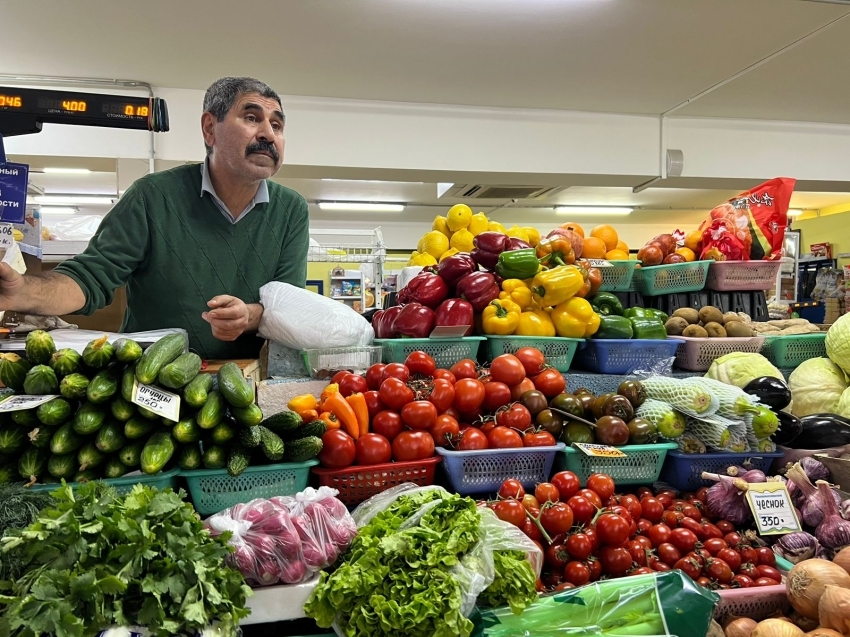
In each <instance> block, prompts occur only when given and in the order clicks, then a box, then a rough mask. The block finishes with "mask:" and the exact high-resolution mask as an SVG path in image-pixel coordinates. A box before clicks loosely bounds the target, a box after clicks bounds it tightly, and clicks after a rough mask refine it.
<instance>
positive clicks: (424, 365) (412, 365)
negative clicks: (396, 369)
mask: <svg viewBox="0 0 850 637" xmlns="http://www.w3.org/2000/svg"><path fill="white" fill-rule="evenodd" d="M404 364H405V366H406V367H407V369H409V370H410V373H411V374H421V375H422V376H432V375H433V374H434V372H435V371H437V363H436V362H434V359H433V357H432V356H431V355H430V354H426V353H425V352H419V351H416V352H410V354H408V355H407V360H405V361H404Z"/></svg>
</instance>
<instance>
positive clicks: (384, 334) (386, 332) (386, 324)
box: [372, 305, 402, 338]
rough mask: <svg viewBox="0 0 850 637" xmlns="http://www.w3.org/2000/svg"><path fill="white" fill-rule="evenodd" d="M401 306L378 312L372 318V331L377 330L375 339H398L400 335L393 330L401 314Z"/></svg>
mask: <svg viewBox="0 0 850 637" xmlns="http://www.w3.org/2000/svg"><path fill="white" fill-rule="evenodd" d="M401 307H402V306H400V305H395V306H393V307H390V308H387V309H386V310H378V311H377V312H375V314H374V315H373V316H372V329H374V330H375V338H397V337H398V334H397V333H396V332H395V331H394V330H393V322H394V321H395V319H396V317H397V316H398V315H399V313H400V312H401Z"/></svg>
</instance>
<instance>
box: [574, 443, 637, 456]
mask: <svg viewBox="0 0 850 637" xmlns="http://www.w3.org/2000/svg"><path fill="white" fill-rule="evenodd" d="M573 446H574V447H575V448H576V449H578V450H579V451H581V452H582V453H584V454H585V455H588V456H596V457H597V458H625V457H626V454H624V453H623V452H622V451H620V450H619V449H617V448H616V447H609V446H607V445H589V444H586V443H584V442H574V443H573Z"/></svg>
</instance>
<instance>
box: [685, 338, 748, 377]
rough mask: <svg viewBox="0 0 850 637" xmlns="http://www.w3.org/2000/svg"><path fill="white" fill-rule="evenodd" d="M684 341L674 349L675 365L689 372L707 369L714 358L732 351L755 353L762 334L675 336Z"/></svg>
mask: <svg viewBox="0 0 850 637" xmlns="http://www.w3.org/2000/svg"><path fill="white" fill-rule="evenodd" d="M676 338H681V339H682V340H683V341H685V342H684V343H682V344H681V345H679V348H678V349H677V350H676V362H675V366H676V367H678V368H679V369H686V370H688V371H691V372H704V371H707V370H708V368H709V367H711V364H712V363H713V362H714V359H715V358H720V357H721V356H725V355H726V354H731V353H732V352H746V353H750V354H757V353H758V352H759V351H761V348H762V345H764V336H750V337H746V336H745V337H742V338H731V337H727V338H692V337H687V336H677V337H676Z"/></svg>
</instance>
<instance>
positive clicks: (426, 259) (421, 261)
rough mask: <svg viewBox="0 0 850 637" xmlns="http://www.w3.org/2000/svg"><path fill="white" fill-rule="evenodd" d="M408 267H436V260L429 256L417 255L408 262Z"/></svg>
mask: <svg viewBox="0 0 850 637" xmlns="http://www.w3.org/2000/svg"><path fill="white" fill-rule="evenodd" d="M408 265H411V266H418V267H420V268H427V267H428V266H429V265H437V260H436V259H435V258H434V257H432V256H431V255H430V254H419V255H417V256H416V257H414V258H412V259H411V260H410V261H408Z"/></svg>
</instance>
